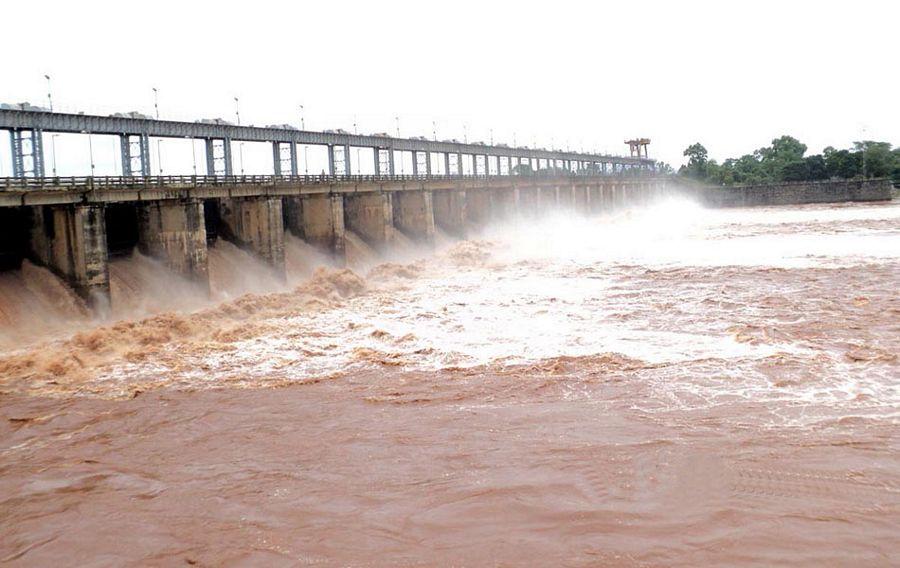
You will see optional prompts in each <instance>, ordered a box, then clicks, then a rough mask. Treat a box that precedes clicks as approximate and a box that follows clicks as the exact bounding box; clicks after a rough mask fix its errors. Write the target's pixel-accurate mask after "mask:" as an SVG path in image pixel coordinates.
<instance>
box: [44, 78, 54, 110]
mask: <svg viewBox="0 0 900 568" xmlns="http://www.w3.org/2000/svg"><path fill="white" fill-rule="evenodd" d="M44 79H47V102H48V103H49V104H50V112H53V95H52V92H53V89H51V88H50V75H47V74H44Z"/></svg>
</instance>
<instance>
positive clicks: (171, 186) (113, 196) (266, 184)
mask: <svg viewBox="0 0 900 568" xmlns="http://www.w3.org/2000/svg"><path fill="white" fill-rule="evenodd" d="M654 179H655V178H653V177H651V176H634V175H626V176H603V175H578V174H571V175H529V176H515V175H514V176H510V175H492V176H473V175H470V176H441V175H437V176H434V175H433V176H409V175H399V176H398V175H394V176H387V175H384V176H373V175H348V176H328V175H324V176H272V175H260V176H147V177H130V176H128V177H121V176H111V177H52V178H50V177H44V178H0V207H21V206H34V205H62V204H69V203H110V202H127V201H158V200H167V199H184V198H200V199H212V198H226V197H249V196H258V195H272V196H279V195H280V196H289V195H300V194H315V193H355V192H377V191H417V190H418V191H421V190H430V191H440V190H448V189H504V188H515V187H557V186H562V185H565V186H570V187H583V186H592V185H605V184H618V185H635V184H641V183H647V182H650V181H652V180H654Z"/></svg>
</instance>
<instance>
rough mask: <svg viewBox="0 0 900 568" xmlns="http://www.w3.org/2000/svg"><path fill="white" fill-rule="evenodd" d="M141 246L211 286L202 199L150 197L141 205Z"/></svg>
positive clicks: (171, 266) (147, 253)
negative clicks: (160, 198) (158, 198)
mask: <svg viewBox="0 0 900 568" xmlns="http://www.w3.org/2000/svg"><path fill="white" fill-rule="evenodd" d="M138 248H139V249H140V251H141V252H142V253H144V254H146V255H148V256H152V257H154V258H158V259H160V260H161V261H162V262H163V263H164V264H165V265H166V266H167V267H169V268H170V269H171V270H172V271H174V272H176V273H178V274H180V275H182V276H184V277H185V278H187V279H189V280H192V281H194V282H197V283H198V284H200V285H201V286H203V287H204V288H207V289H208V288H209V261H208V255H207V249H206V223H205V222H204V218H203V202H202V201H201V200H199V199H185V200H166V201H151V202H149V203H143V204H141V205H140V207H139V208H138Z"/></svg>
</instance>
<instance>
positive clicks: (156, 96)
mask: <svg viewBox="0 0 900 568" xmlns="http://www.w3.org/2000/svg"><path fill="white" fill-rule="evenodd" d="M151 89H153V110H154V111H155V113H156V120H159V90H157V88H156V87H151ZM156 164H157V165H158V166H159V175H162V173H163V167H162V140H161V139H159V138H157V139H156ZM195 169H196V168H195Z"/></svg>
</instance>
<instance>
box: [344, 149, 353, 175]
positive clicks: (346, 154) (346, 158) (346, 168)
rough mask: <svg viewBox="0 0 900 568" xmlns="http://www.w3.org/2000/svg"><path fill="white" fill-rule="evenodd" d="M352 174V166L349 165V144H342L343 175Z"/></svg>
mask: <svg viewBox="0 0 900 568" xmlns="http://www.w3.org/2000/svg"><path fill="white" fill-rule="evenodd" d="M352 173H353V165H352V164H351V163H350V144H344V174H346V175H348V176H349V175H350V174H352Z"/></svg>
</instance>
